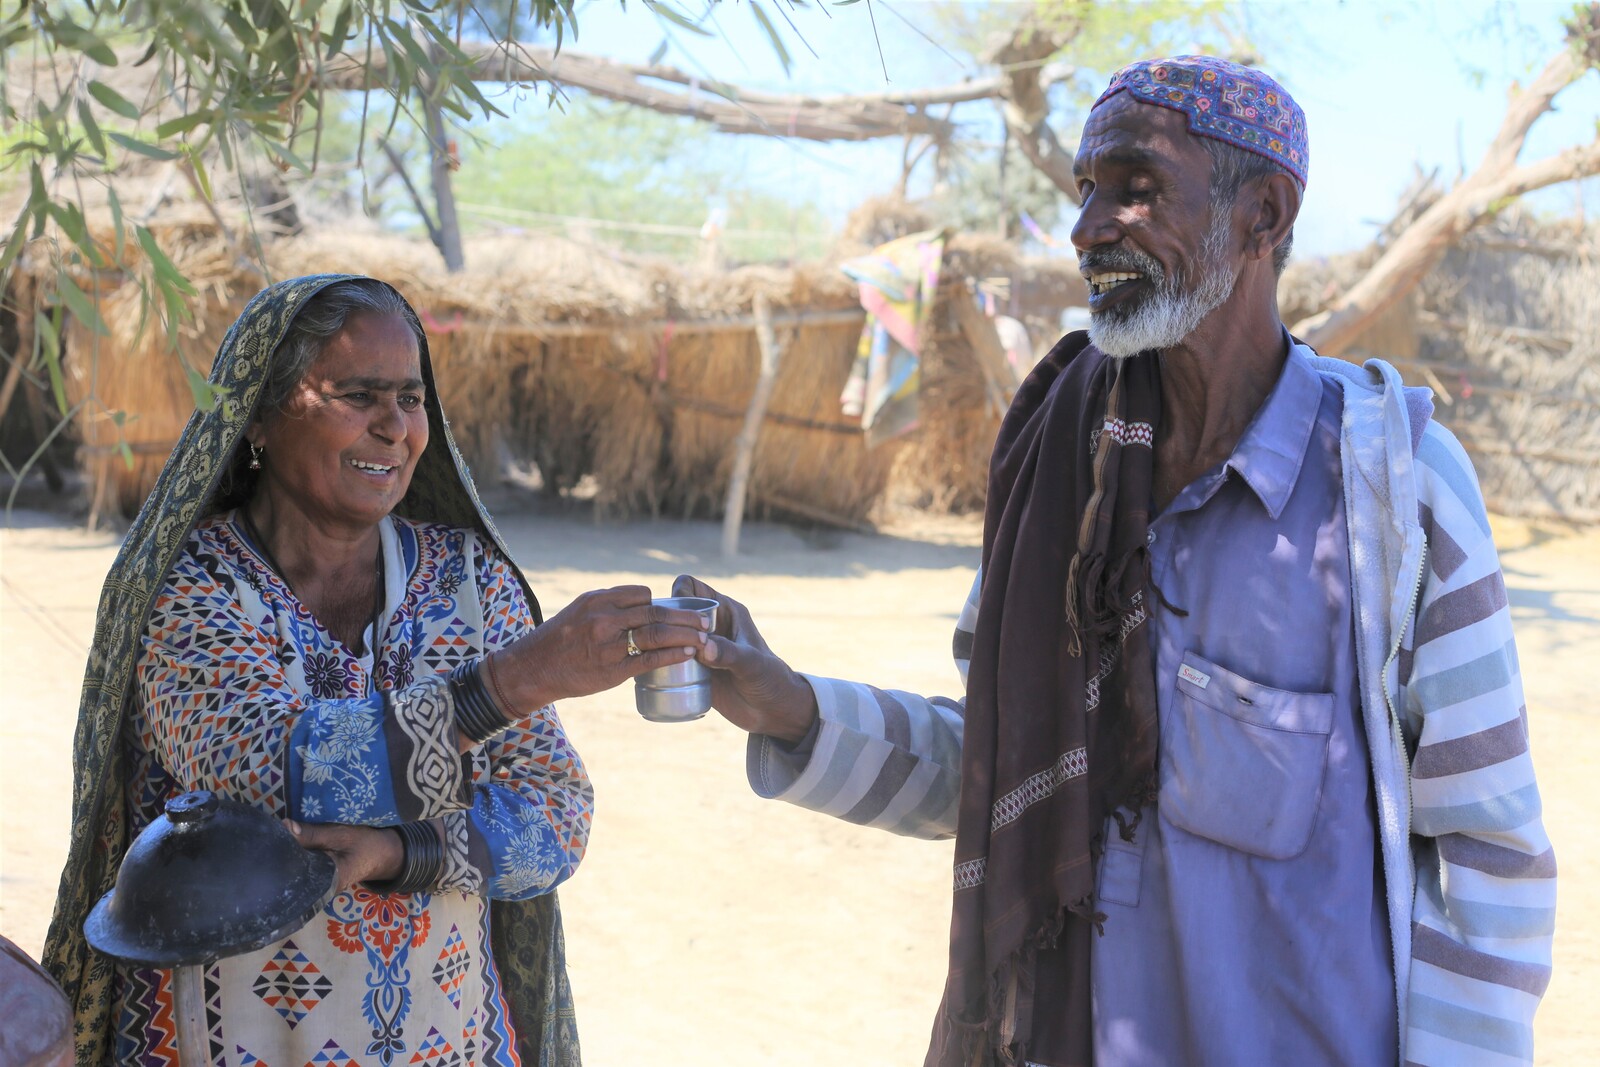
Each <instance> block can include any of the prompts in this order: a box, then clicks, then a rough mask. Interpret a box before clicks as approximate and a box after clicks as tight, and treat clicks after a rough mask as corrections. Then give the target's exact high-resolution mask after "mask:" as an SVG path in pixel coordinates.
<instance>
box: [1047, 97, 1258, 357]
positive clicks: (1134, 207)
mask: <svg viewBox="0 0 1600 1067" xmlns="http://www.w3.org/2000/svg"><path fill="white" fill-rule="evenodd" d="M1073 173H1074V174H1075V175H1076V177H1077V179H1078V192H1079V195H1080V196H1081V197H1082V199H1083V209H1082V212H1081V214H1080V215H1079V216H1078V222H1077V224H1076V225H1075V226H1073V228H1072V243H1073V244H1074V245H1075V246H1076V247H1077V249H1078V264H1079V268H1080V269H1081V270H1082V271H1083V275H1084V277H1085V279H1086V280H1087V281H1088V283H1089V313H1090V326H1089V337H1090V340H1092V341H1093V342H1094V343H1095V346H1096V347H1098V348H1099V349H1100V350H1101V351H1102V352H1105V353H1106V354H1107V355H1110V356H1116V357H1127V356H1133V355H1137V354H1138V353H1140V352H1144V351H1149V350H1152V349H1164V348H1171V347H1173V346H1175V345H1178V344H1180V343H1181V342H1182V341H1183V340H1184V339H1185V338H1187V337H1188V336H1189V335H1190V334H1191V333H1193V332H1194V329H1195V327H1197V326H1199V324H1200V322H1201V320H1202V319H1204V318H1205V317H1206V315H1208V314H1210V313H1211V312H1212V311H1213V310H1215V309H1216V308H1218V307H1220V306H1221V305H1222V304H1223V303H1224V302H1225V301H1226V300H1227V299H1228V297H1229V296H1230V295H1231V294H1232V292H1233V285H1234V282H1235V280H1236V277H1237V274H1236V267H1235V265H1234V263H1233V260H1234V257H1235V251H1236V250H1235V249H1234V238H1233V233H1232V210H1231V208H1232V205H1225V206H1224V209H1223V210H1219V211H1217V212H1215V214H1213V211H1212V204H1211V197H1210V182H1211V156H1210V154H1209V153H1208V152H1206V150H1205V147H1204V146H1203V145H1202V144H1201V143H1200V141H1199V140H1198V139H1197V138H1195V137H1193V136H1192V135H1190V133H1189V131H1188V125H1187V120H1186V119H1185V117H1184V116H1183V115H1182V114H1181V113H1179V112H1176V111H1173V110H1170V109H1168V108H1164V107H1157V106H1155V105H1153V104H1144V103H1140V102H1138V101H1137V100H1136V99H1135V98H1134V97H1132V96H1130V95H1129V94H1127V93H1119V94H1117V95H1116V96H1113V97H1112V98H1111V99H1110V100H1107V101H1106V102H1105V103H1103V104H1101V105H1100V106H1099V107H1097V108H1095V109H1094V110H1093V111H1092V112H1090V113H1089V121H1088V122H1087V123H1085V125H1084V128H1083V139H1082V141H1081V142H1080V143H1079V147H1078V154H1077V159H1076V160H1075V161H1074V163H1073Z"/></svg>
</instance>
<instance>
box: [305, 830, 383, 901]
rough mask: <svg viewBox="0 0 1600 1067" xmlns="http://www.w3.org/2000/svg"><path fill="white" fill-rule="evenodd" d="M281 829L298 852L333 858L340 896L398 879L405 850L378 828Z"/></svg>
mask: <svg viewBox="0 0 1600 1067" xmlns="http://www.w3.org/2000/svg"><path fill="white" fill-rule="evenodd" d="M283 825H284V826H286V827H288V829H289V832H290V833H291V834H294V838H295V840H296V841H297V842H299V844H300V847H301V848H308V849H313V850H315V851H317V852H326V853H327V854H328V855H330V856H332V857H333V865H334V869H335V871H336V875H335V878H336V881H337V882H338V885H339V892H341V893H343V892H344V891H345V890H347V889H349V888H350V887H351V886H353V885H356V884H357V883H359V882H384V881H388V880H389V879H392V878H398V877H399V876H400V869H401V868H402V867H403V866H404V865H405V860H406V851H405V846H404V845H402V844H401V843H400V835H399V834H398V833H396V832H395V831H393V830H391V829H388V828H387V827H381V826H345V825H342V824H340V823H311V822H296V821H295V820H293V819H285V820H283Z"/></svg>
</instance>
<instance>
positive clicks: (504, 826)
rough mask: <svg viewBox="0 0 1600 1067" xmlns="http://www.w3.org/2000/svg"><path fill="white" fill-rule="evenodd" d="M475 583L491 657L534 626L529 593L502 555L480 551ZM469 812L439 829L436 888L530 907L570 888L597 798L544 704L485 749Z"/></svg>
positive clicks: (478, 764)
mask: <svg viewBox="0 0 1600 1067" xmlns="http://www.w3.org/2000/svg"><path fill="white" fill-rule="evenodd" d="M478 562H479V565H478V568H477V580H478V586H479V596H480V599H481V602H482V604H483V606H484V619H485V633H484V647H485V649H486V650H493V649H496V648H503V647H505V646H506V645H509V644H511V643H513V642H515V641H516V640H517V639H518V638H519V637H521V636H522V635H523V634H524V633H525V632H526V631H527V630H529V629H532V627H533V615H532V612H530V611H529V610H528V604H527V600H526V598H525V597H524V596H523V593H522V585H521V583H520V582H519V581H518V580H517V576H516V572H515V571H514V570H513V569H512V567H511V565H510V563H508V562H507V561H506V560H505V559H504V558H503V557H501V556H500V555H499V553H497V552H494V551H493V550H492V549H487V548H486V549H483V550H481V554H480V556H479V561H478ZM473 779H474V782H475V788H474V791H473V792H474V795H473V800H472V807H471V809H470V810H467V811H458V812H452V813H450V814H448V815H446V816H444V817H443V819H442V820H441V826H442V831H443V835H444V842H445V870H444V874H443V876H442V877H441V879H440V884H439V888H441V889H459V890H463V891H466V892H483V893H484V894H486V895H487V896H490V897H496V898H508V899H523V898H526V897H532V896H537V895H538V894H540V893H547V892H549V891H550V890H551V889H553V888H555V887H556V886H557V885H558V884H560V883H561V882H563V881H565V880H566V879H567V878H568V877H569V876H570V875H571V874H572V872H573V871H574V870H576V869H577V866H578V862H579V860H581V859H582V858H583V853H584V849H585V847H586V846H587V844H588V840H589V825H590V821H591V819H592V818H593V812H594V789H593V787H592V786H591V785H590V783H589V778H588V775H587V774H586V773H585V772H584V769H583V764H582V762H581V761H580V760H579V759H578V754H577V752H576V751H574V750H573V748H572V745H571V743H570V742H569V741H568V740H567V736H566V732H565V731H564V730H563V729H562V726H561V720H560V719H559V718H558V717H557V715H556V710H555V708H554V707H552V706H549V705H546V706H545V707H542V708H540V709H539V710H537V711H535V712H534V713H533V714H532V715H530V716H528V717H527V718H526V719H523V720H522V721H520V722H518V723H517V724H516V725H515V726H513V727H511V728H510V729H508V730H507V731H506V732H505V733H502V734H500V735H499V736H498V737H496V738H494V739H492V740H490V741H489V742H488V743H486V744H485V745H484V747H483V749H482V752H481V755H475V756H474V760H473Z"/></svg>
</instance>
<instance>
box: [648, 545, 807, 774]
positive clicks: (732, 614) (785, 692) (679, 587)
mask: <svg viewBox="0 0 1600 1067" xmlns="http://www.w3.org/2000/svg"><path fill="white" fill-rule="evenodd" d="M672 594H673V595H674V596H699V597H706V598H708V599H711V600H715V601H716V602H717V604H718V607H717V625H716V629H715V631H714V633H713V636H712V637H711V639H710V640H709V641H707V642H706V644H705V647H704V648H703V649H702V650H701V652H700V662H701V663H704V664H705V665H706V666H708V667H711V668H713V670H712V672H711V706H712V707H714V708H716V709H717V710H718V711H720V712H721V713H722V717H723V718H725V719H727V720H728V721H729V722H731V723H733V725H735V726H737V727H738V728H739V729H741V730H747V731H749V732H750V733H753V734H767V735H769V736H771V737H776V738H778V739H779V740H782V741H787V742H788V743H789V744H791V745H792V744H794V743H796V742H798V741H800V740H801V739H802V738H804V737H805V736H806V734H807V733H808V732H809V731H810V730H811V724H812V723H814V722H815V721H816V719H817V695H816V693H814V692H812V690H811V683H810V682H808V681H806V680H805V679H804V678H802V677H800V675H798V674H796V673H795V672H794V671H793V670H791V669H790V668H789V665H788V664H787V663H785V662H784V661H783V660H781V659H779V658H778V657H777V656H775V655H773V654H772V649H770V648H768V647H767V642H766V640H765V639H763V638H762V636H761V631H760V630H758V629H756V624H755V620H754V619H752V618H751V617H750V611H749V609H748V608H746V607H745V606H744V605H743V604H741V603H739V602H738V601H737V600H734V599H733V598H732V597H730V596H724V595H723V594H722V593H719V592H717V591H716V590H715V589H713V588H711V587H710V586H709V585H707V584H706V583H704V582H702V581H700V580H699V579H698V578H695V577H693V576H691V575H688V574H680V575H679V576H678V579H677V581H675V582H673V583H672Z"/></svg>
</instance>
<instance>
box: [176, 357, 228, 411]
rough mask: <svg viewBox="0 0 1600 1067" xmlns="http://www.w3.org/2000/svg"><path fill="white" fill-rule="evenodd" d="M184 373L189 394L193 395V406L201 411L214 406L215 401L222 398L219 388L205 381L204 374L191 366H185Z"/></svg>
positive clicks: (208, 409) (215, 404)
mask: <svg viewBox="0 0 1600 1067" xmlns="http://www.w3.org/2000/svg"><path fill="white" fill-rule="evenodd" d="M184 374H185V376H186V377H187V378H188V380H189V394H190V395H191V396H193V397H194V406H195V407H196V408H199V409H200V410H201V411H210V410H212V409H213V408H215V407H216V406H217V401H218V400H220V399H221V398H222V392H221V390H219V389H217V388H216V387H215V386H213V385H212V384H211V383H210V382H208V381H206V378H205V375H203V374H201V373H200V372H199V371H197V370H195V369H194V368H193V367H185V368H184Z"/></svg>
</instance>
